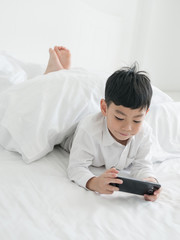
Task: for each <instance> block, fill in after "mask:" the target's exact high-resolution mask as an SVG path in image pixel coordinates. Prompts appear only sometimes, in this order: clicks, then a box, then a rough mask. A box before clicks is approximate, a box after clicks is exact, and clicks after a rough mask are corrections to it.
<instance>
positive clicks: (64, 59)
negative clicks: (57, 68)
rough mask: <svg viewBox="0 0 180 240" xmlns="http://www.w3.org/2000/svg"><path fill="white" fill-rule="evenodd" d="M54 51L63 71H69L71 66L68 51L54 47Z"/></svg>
mask: <svg viewBox="0 0 180 240" xmlns="http://www.w3.org/2000/svg"><path fill="white" fill-rule="evenodd" d="M54 51H55V52H56V54H57V56H58V58H59V61H60V63H61V64H62V66H63V68H64V69H69V68H70V65H71V53H70V51H69V50H68V49H67V48H65V47H62V46H60V47H59V46H55V47H54Z"/></svg>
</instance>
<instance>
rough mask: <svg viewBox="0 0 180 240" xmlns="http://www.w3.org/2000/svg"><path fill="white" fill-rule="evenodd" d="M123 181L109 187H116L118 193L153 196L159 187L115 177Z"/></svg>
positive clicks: (132, 179) (153, 184)
mask: <svg viewBox="0 0 180 240" xmlns="http://www.w3.org/2000/svg"><path fill="white" fill-rule="evenodd" d="M117 178H118V179H121V180H123V183H122V184H118V183H110V185H112V186H115V187H118V188H119V191H123V192H128V193H133V194H139V195H144V194H148V195H153V194H154V191H156V190H158V189H159V188H160V187H161V185H160V184H159V183H154V182H147V181H141V180H137V179H134V178H125V177H117Z"/></svg>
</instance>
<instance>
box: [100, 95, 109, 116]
mask: <svg viewBox="0 0 180 240" xmlns="http://www.w3.org/2000/svg"><path fill="white" fill-rule="evenodd" d="M100 106H101V112H102V114H103V116H106V115H107V104H106V102H105V100H104V99H101V102H100Z"/></svg>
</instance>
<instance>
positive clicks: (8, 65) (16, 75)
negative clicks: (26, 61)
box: [0, 52, 27, 93]
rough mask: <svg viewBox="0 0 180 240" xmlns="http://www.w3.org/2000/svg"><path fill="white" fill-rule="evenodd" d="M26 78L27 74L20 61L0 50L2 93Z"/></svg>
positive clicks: (0, 84) (0, 88)
mask: <svg viewBox="0 0 180 240" xmlns="http://www.w3.org/2000/svg"><path fill="white" fill-rule="evenodd" d="M26 79H27V74H26V72H25V71H24V69H23V68H22V67H21V66H20V65H19V63H18V61H17V60H16V59H15V58H13V57H11V56H9V55H8V54H6V53H5V52H0V93H1V92H3V91H4V90H6V89H7V88H9V87H10V86H12V85H14V84H18V83H21V82H23V81H24V80H26Z"/></svg>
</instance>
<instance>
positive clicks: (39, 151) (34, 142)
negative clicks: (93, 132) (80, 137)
mask: <svg viewBox="0 0 180 240" xmlns="http://www.w3.org/2000/svg"><path fill="white" fill-rule="evenodd" d="M104 82H105V81H104V79H103V78H100V76H99V77H98V79H97V76H96V75H94V74H92V73H89V72H87V71H84V70H80V69H76V70H75V69H74V70H61V71H58V72H53V73H49V74H46V75H41V76H37V77H35V78H33V79H31V80H29V81H25V82H23V83H21V84H18V85H15V86H13V87H11V88H10V89H9V90H7V91H5V92H3V93H1V95H0V144H1V145H2V146H3V147H4V148H6V149H7V150H11V151H17V152H19V153H20V154H21V155H22V158H23V159H24V161H25V162H27V163H30V162H32V161H34V160H37V159H39V158H41V157H43V156H44V155H46V154H47V153H48V152H50V151H51V150H52V149H53V147H54V145H56V144H58V143H60V142H62V141H63V140H64V138H66V137H67V136H69V135H70V134H72V133H73V132H74V130H75V128H76V125H77V123H78V122H79V120H80V119H81V118H83V116H85V115H87V114H90V113H93V112H97V111H99V102H100V99H101V98H102V97H103V94H104Z"/></svg>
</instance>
